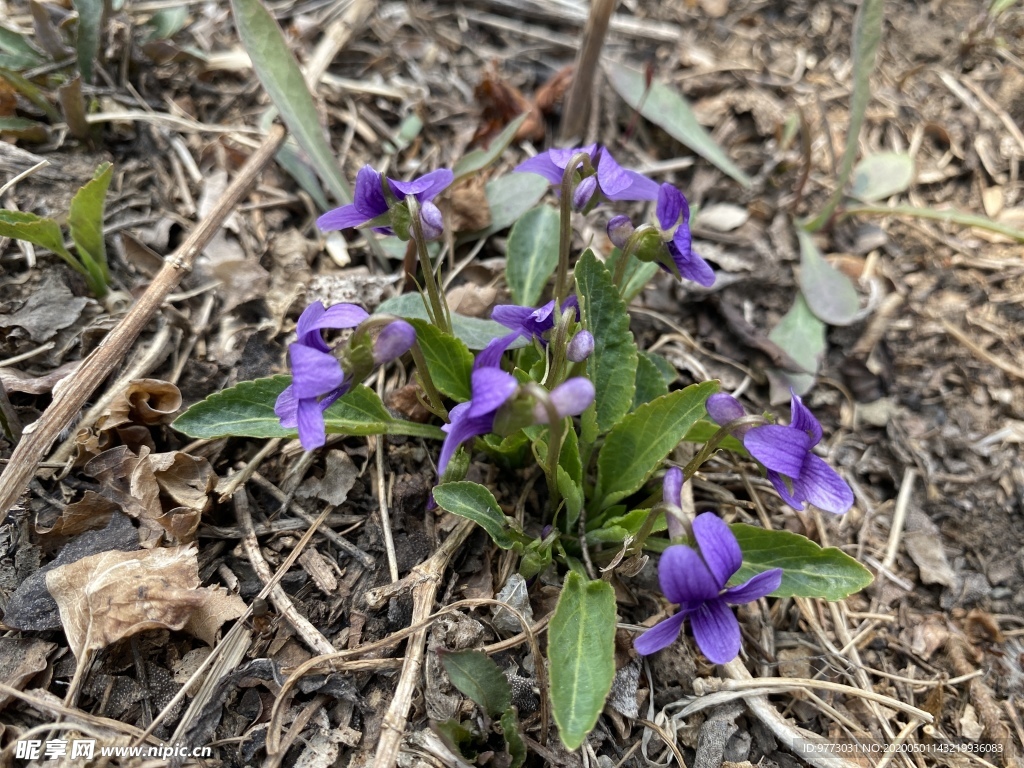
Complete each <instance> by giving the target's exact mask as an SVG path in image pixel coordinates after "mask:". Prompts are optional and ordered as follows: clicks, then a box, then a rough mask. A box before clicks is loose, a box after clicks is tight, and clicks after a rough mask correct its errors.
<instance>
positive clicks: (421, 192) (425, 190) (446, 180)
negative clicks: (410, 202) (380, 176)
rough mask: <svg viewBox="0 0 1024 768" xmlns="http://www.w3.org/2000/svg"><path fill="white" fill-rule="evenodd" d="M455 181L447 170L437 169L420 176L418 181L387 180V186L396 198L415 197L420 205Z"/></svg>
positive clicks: (453, 175) (452, 174)
mask: <svg viewBox="0 0 1024 768" xmlns="http://www.w3.org/2000/svg"><path fill="white" fill-rule="evenodd" d="M454 179H455V174H454V173H452V172H451V171H450V170H448V169H447V168H438V169H437V170H436V171H431V172H430V173H427V174H424V175H423V176H420V177H419V178H418V179H413V180H412V181H395V180H394V179H388V184H390V185H391V189H392V191H393V192H394V193H395V196H396V197H405V196H406V195H415V196H416V199H417V200H419V201H420V202H421V203H424V202H428V201H430V200H432V199H433V198H434V197H435V196H436V195H438V194H439V193H440V192H442V191H443V190H444V189H445V187H447V186H448V185H449V184H451V183H452V181H454Z"/></svg>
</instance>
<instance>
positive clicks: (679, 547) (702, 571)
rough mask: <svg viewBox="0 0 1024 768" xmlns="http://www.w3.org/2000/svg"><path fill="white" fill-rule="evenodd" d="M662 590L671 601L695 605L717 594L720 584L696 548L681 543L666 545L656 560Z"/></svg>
mask: <svg viewBox="0 0 1024 768" xmlns="http://www.w3.org/2000/svg"><path fill="white" fill-rule="evenodd" d="M658 582H659V583H660V584H661V591H662V594H664V595H665V597H667V598H668V599H669V600H671V601H672V602H673V603H679V604H680V605H699V604H700V603H703V602H704V601H705V600H714V599H715V598H717V597H718V593H719V591H720V590H721V585H720V584H719V583H718V581H717V580H716V579H715V577H714V576H713V575H712V574H711V571H709V570H708V567H707V565H705V563H704V560H703V558H701V556H700V555H699V554H697V552H696V550H694V549H692V548H691V547H688V546H686V545H685V544H673V545H672V546H670V547H668V549H666V550H665V552H664V553H663V554H662V556H661V561H660V562H659V563H658Z"/></svg>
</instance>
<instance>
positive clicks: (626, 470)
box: [595, 381, 718, 509]
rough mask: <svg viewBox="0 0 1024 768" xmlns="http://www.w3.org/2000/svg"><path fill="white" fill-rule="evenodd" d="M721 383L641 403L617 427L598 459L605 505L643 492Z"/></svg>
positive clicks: (600, 494) (599, 493)
mask: <svg viewBox="0 0 1024 768" xmlns="http://www.w3.org/2000/svg"><path fill="white" fill-rule="evenodd" d="M717 391H718V382H717V381H705V382H703V383H701V384H691V385H690V386H689V387H687V388H686V389H680V390H677V391H676V392H669V393H668V394H667V395H662V396H661V397H659V398H658V399H657V400H653V401H651V402H649V403H646V404H645V405H641V406H640V407H639V408H637V409H636V410H635V411H633V413H631V414H629V415H628V416H626V417H625V418H624V419H622V421H620V422H619V423H618V424H616V425H615V426H614V427H612V430H611V432H609V433H608V437H607V438H606V439H605V442H604V446H602V448H601V454H600V456H598V458H597V491H596V493H595V498H597V499H601V502H600V507H599V508H600V509H604V508H606V507H609V506H611V505H612V504H614V503H615V502H616V501H619V500H620V499H624V498H625V497H626V496H629V495H630V494H631V493H634V492H635V491H637V490H639V489H640V487H641V486H642V485H643V484H644V483H645V482H647V478H649V477H650V476H651V473H653V472H654V470H655V469H657V468H658V467H659V466H660V464H661V462H662V461H664V459H665V457H666V456H668V455H669V453H670V452H671V451H672V449H673V448H675V447H676V446H677V445H678V444H679V442H680V441H681V440H682V439H683V438H684V437H686V433H687V432H689V431H690V427H692V426H693V425H694V423H695V422H696V421H697V420H698V419H700V418H702V417H703V416H704V415H705V414H706V413H707V412H706V411H705V410H704V403H705V402H706V401H707V399H708V398H709V397H710V396H711V395H713V394H714V393H715V392H717Z"/></svg>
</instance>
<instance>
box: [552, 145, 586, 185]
mask: <svg viewBox="0 0 1024 768" xmlns="http://www.w3.org/2000/svg"><path fill="white" fill-rule="evenodd" d="M596 151H597V145H596V144H588V145H587V146H585V147H571V148H567V149H558V148H557V147H556V148H555V149H549V150H548V152H547V154H548V157H550V158H551V161H552V162H553V163H554V164H555V166H557V167H558V168H560V169H561V170H563V171H564V170H565V167H566V166H567V165H569V163H570V162H571V161H572V159H573V158H574V157H576V155H578V154H580V153H581V152H584V153H586V154H588V155H590V162H591V164H593V162H594V153H595V152H596ZM577 167H578V166H577ZM558 183H559V184H561V183H562V176H561V174H559V176H558Z"/></svg>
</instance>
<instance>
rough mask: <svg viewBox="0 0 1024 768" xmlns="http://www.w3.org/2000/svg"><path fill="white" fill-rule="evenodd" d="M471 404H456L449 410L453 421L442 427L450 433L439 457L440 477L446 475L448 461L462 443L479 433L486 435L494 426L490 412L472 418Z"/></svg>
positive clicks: (438, 469)
mask: <svg viewBox="0 0 1024 768" xmlns="http://www.w3.org/2000/svg"><path fill="white" fill-rule="evenodd" d="M471 405H472V403H461V404H460V405H456V406H455V407H454V408H452V409H451V410H450V411H449V412H448V418H450V419H451V423H450V424H445V425H444V426H443V427H441V429H443V430H444V431H445V432H447V433H448V434H447V436H446V437H445V439H444V442H443V443H442V444H441V455H440V456H438V458H437V475H438V477H443V476H444V471H445V469H447V468H448V462H449V461H451V458H452V456H454V455H455V451H457V450H458V448H459V446H460V445H462V444H463V443H464V442H466V441H467V440H470V439H472V438H474V437H476V436H478V435H486V434H487V433H488V432H490V431H491V428H492V427H493V426H494V417H493V416H492V415H490V414H488V415H486V416H483V417H481V418H478V419H474V418H472V417H471V416H470V415H469V409H470V407H471Z"/></svg>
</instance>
